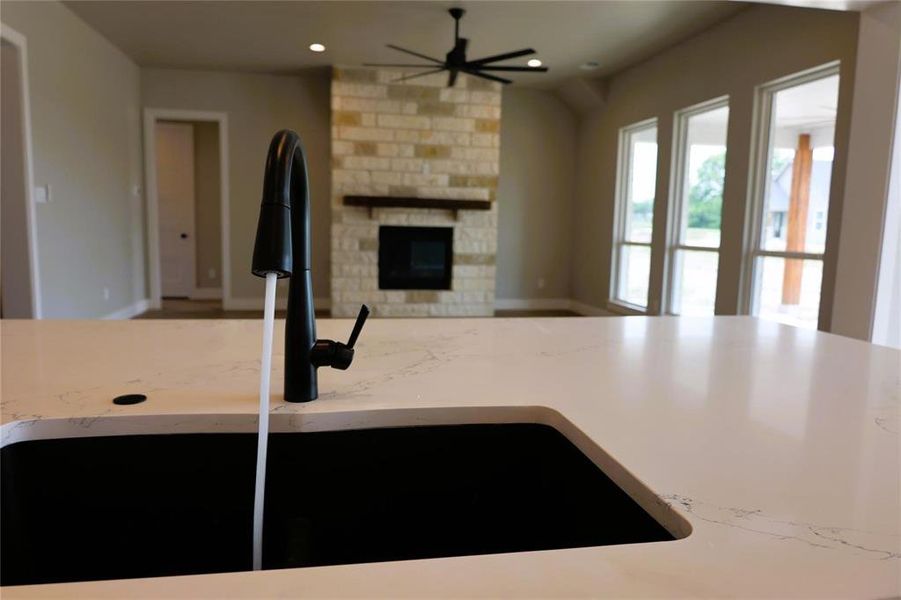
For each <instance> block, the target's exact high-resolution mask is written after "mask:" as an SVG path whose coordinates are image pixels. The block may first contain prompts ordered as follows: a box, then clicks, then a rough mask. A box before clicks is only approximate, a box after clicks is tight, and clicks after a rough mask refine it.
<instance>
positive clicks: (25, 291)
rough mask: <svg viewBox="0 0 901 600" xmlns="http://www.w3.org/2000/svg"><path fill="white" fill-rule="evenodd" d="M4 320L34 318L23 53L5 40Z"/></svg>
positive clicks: (1, 90)
mask: <svg viewBox="0 0 901 600" xmlns="http://www.w3.org/2000/svg"><path fill="white" fill-rule="evenodd" d="M0 57H2V60H0V95H2V100H0V106H2V107H3V110H2V111H0V112H2V120H0V134H2V136H3V139H2V142H0V148H2V151H0V162H2V166H0V186H2V189H0V194H2V199H3V201H2V207H0V227H2V231H0V257H2V258H3V268H2V269H0V274H2V279H0V288H2V294H0V316H2V317H4V318H7V319H9V318H29V317H32V316H34V315H33V312H32V304H31V272H30V261H29V260H28V256H29V248H28V228H27V227H26V226H25V224H26V223H27V213H26V204H25V192H26V187H25V175H24V168H25V161H24V153H25V150H24V148H23V146H22V139H23V137H22V127H23V123H22V119H23V114H22V108H23V107H22V101H21V84H22V80H21V74H20V73H19V60H20V54H19V49H18V48H16V47H15V46H13V45H12V44H11V43H9V42H7V41H6V40H3V43H2V54H0Z"/></svg>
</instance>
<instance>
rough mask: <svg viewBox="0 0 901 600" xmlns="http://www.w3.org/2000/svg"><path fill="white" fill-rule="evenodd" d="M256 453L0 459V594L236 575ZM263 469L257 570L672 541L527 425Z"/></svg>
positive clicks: (560, 440)
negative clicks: (49, 586)
mask: <svg viewBox="0 0 901 600" xmlns="http://www.w3.org/2000/svg"><path fill="white" fill-rule="evenodd" d="M255 448H256V436H255V434H251V433H185V434H167V435H131V436H105V437H87V438H69V439H48V440H32V441H22V442H18V443H14V444H11V445H9V446H6V447H4V448H3V449H2V451H0V457H2V521H3V528H2V534H0V536H2V563H0V582H2V584H3V585H18V584H37V583H51V582H70V581H86V580H99V579H122V578H131V577H153V576H168V575H185V574H198V573H215V572H226V571H240V570H247V569H250V566H251V517H252V509H253V487H254V466H255V465H254V463H255ZM268 471H269V473H268V482H267V491H266V500H267V503H266V514H265V526H264V531H265V533H264V540H265V541H264V567H265V568H267V569H278V568H290V567H306V566H322V565H337V564H349V563H364V562H374V561H395V560H409V559H425V558H435V557H449V556H463V555H476V554H489V553H499V552H524V551H535V550H551V549H561V548H575V547H586V546H602V545H609V544H635V543H647V542H662V541H668V540H673V539H675V537H676V536H674V535H673V533H671V532H670V531H668V530H667V529H666V528H664V527H663V526H662V525H661V524H660V523H659V522H658V521H657V520H655V518H653V517H651V515H649V514H648V512H646V510H645V509H644V508H642V507H641V506H640V505H639V504H638V503H636V501H635V500H633V499H632V497H630V495H629V494H627V493H626V492H624V491H623V490H622V489H620V487H619V486H617V485H616V484H615V483H614V482H613V480H611V479H610V478H609V477H608V476H607V475H605V473H604V472H603V471H602V470H601V469H600V468H598V467H597V466H596V465H595V463H594V462H592V460H590V459H589V458H588V457H587V456H586V455H585V454H583V453H582V451H580V450H579V449H578V448H577V447H576V446H575V445H574V444H573V443H572V442H570V441H569V440H568V439H567V438H566V437H565V436H564V435H562V434H561V433H560V432H559V431H557V429H555V428H554V427H551V426H548V425H543V424H532V423H519V424H518V423H507V424H466V425H429V426H416V427H393V428H378V429H355V430H343V431H325V432H300V433H297V432H293V433H273V434H272V435H271V437H270V446H269V466H268ZM622 472H623V473H626V472H625V471H624V470H622ZM638 485H639V486H640V484H638ZM645 489H646V488H645ZM633 495H634V491H633ZM649 497H653V496H649ZM646 504H647V503H646ZM658 508H659V509H660V510H665V508H664V507H663V505H662V503H660V505H659V506H658ZM671 528H673V526H671ZM676 533H677V534H678V532H676Z"/></svg>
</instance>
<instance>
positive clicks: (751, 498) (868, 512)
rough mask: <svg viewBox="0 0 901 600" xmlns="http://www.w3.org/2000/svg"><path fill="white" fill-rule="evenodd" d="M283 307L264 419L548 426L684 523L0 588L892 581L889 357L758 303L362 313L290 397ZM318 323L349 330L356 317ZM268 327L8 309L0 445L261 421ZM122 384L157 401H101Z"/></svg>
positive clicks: (898, 578)
mask: <svg viewBox="0 0 901 600" xmlns="http://www.w3.org/2000/svg"><path fill="white" fill-rule="evenodd" d="M283 323H284V322H283V321H280V322H279V323H277V333H276V341H275V344H276V345H275V362H276V366H275V369H274V374H273V384H274V390H273V391H274V397H273V401H272V414H273V430H276V431H278V430H288V431H290V430H313V429H317V428H318V429H329V428H333V427H371V426H384V425H391V424H399V423H401V422H403V423H402V424H414V423H426V422H455V421H457V420H464V421H469V422H473V421H475V422H478V421H481V420H485V421H489V422H490V421H496V420H505V419H506V420H530V419H533V418H534V419H535V420H538V421H542V420H543V421H549V422H555V420H559V421H561V422H565V423H566V424H568V425H567V426H569V427H572V428H574V429H575V430H578V432H581V434H584V436H586V437H587V438H589V439H590V441H591V442H592V443H594V444H596V445H597V447H599V448H600V449H602V451H603V453H604V455H605V456H607V457H609V459H611V460H613V461H615V463H617V464H619V465H621V466H622V467H624V468H625V469H626V470H628V472H629V473H631V475H632V476H634V477H635V478H637V480H639V481H640V482H642V484H643V485H645V486H647V488H648V489H649V490H651V491H652V492H653V493H654V495H655V497H656V498H658V499H659V501H662V503H663V505H664V506H668V507H670V508H669V509H671V510H672V511H675V514H676V515H678V520H683V522H687V523H688V524H689V527H688V529H690V530H691V533H690V535H688V536H687V537H684V538H682V539H679V540H677V541H673V542H662V543H654V544H635V545H621V546H606V547H598V548H580V549H572V550H553V551H543V552H526V553H514V554H498V555H489V556H472V557H456V558H444V559H435V560H419V561H405V562H392V563H376V564H365V565H347V566H333V567H317V568H306V569H288V570H280V571H264V572H256V573H254V572H244V573H229V574H218V575H200V576H189V577H168V578H154V579H137V580H121V581H102V582H86V583H74V584H58V585H46V586H22V587H7V588H4V589H3V590H2V595H3V597H4V598H9V599H12V598H33V597H83V598H85V597H91V598H113V597H123V596H132V597H147V598H149V597H192V598H198V597H209V598H226V597H273V596H279V597H297V596H305V597H317V598H319V597H386V598H401V597H415V598H422V597H445V598H446V597H492V598H493V597H533V598H534V597H542V598H545V597H598V596H608V597H718V598H721V597H727V596H728V597H778V598H786V597H814V598H826V597H841V598H849V597H860V598H889V597H897V596H899V595H901V474H899V454H901V438H899V402H901V352H898V351H895V350H891V349H887V348H882V347H878V346H873V345H869V344H865V343H862V342H859V341H855V340H851V339H847V338H842V337H838V336H833V335H827V334H822V333H817V332H813V331H806V330H801V329H795V328H791V327H786V326H782V325H779V324H776V323H771V322H766V321H760V320H757V319H753V318H748V317H716V318H713V319H690V318H681V319H680V318H643V317H625V318H609V317H608V318H555V319H550V318H548V319H539V318H535V319H442V320H439V319H423V320H419V319H406V320H392V319H372V320H370V321H369V322H368V323H367V325H366V328H365V329H364V331H363V335H362V336H361V338H360V342H359V343H358V346H357V356H356V359H355V361H354V364H353V366H352V367H351V369H350V370H349V371H344V372H341V371H333V370H329V369H321V370H320V399H319V400H318V401H316V402H312V403H309V404H286V403H284V402H282V401H281V394H280V391H281V378H282V367H281V361H282V357H283V335H282V332H281V329H282V328H283ZM317 327H318V333H319V336H320V337H326V338H333V339H339V340H340V339H345V338H346V337H347V335H348V332H349V331H350V327H351V322H350V321H348V320H320V321H319V322H318V324H317ZM261 332H262V325H261V323H260V322H259V321H240V320H221V321H202V320H197V321H154V320H148V321H9V320H5V321H2V322H0V360H2V362H0V368H2V371H0V378H2V380H0V383H2V387H0V393H2V404H0V413H2V430H0V434H2V444H3V445H7V444H11V443H15V442H17V441H23V440H28V439H38V438H51V437H72V436H84V435H107V434H116V433H164V432H165V433H171V432H190V431H253V430H254V428H255V418H256V417H255V411H256V410H257V404H258V399H257V392H258V377H259V352H260V344H261ZM135 392H139V393H145V394H147V395H148V400H147V401H146V402H144V403H142V404H138V405H133V406H116V405H113V404H112V403H111V399H112V397H114V396H116V395H119V394H125V393H135ZM563 429H564V428H561V430H563ZM669 526H671V527H675V526H676V525H674V524H672V523H671V524H669Z"/></svg>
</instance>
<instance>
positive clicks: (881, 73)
mask: <svg viewBox="0 0 901 600" xmlns="http://www.w3.org/2000/svg"><path fill="white" fill-rule="evenodd" d="M856 71H857V76H856V81H855V85H854V109H853V112H852V115H851V135H850V145H849V159H848V172H847V180H846V183H845V210H844V211H843V214H842V223H841V232H842V233H841V243H840V245H839V252H838V254H839V256H838V268H837V271H836V289H835V302H834V306H833V318H832V332H833V333H838V334H841V335H847V336H852V337H856V338H859V339H862V340H870V339H871V333H873V324H874V323H873V313H874V306H875V304H876V288H877V280H878V278H879V255H880V251H881V250H882V239H883V229H884V226H885V216H886V208H887V200H888V194H889V174H890V172H891V154H892V141H893V140H892V138H893V133H894V128H893V127H892V126H891V125H890V124H891V123H892V122H893V120H894V118H895V111H896V106H897V103H898V101H899V89H898V86H899V73H901V3H897V2H887V3H883V4H877V5H875V6H872V7H870V8H868V9H867V10H865V11H864V12H862V13H861V15H860V35H859V37H858V48H857V69H856ZM895 268H896V269H901V264H896V265H895Z"/></svg>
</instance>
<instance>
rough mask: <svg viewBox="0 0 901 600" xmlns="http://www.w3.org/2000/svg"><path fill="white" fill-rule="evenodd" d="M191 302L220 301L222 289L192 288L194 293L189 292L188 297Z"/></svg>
mask: <svg viewBox="0 0 901 600" xmlns="http://www.w3.org/2000/svg"><path fill="white" fill-rule="evenodd" d="M189 298H191V300H221V299H222V288H221V287H218V288H216V287H203V288H194V291H192V292H191V295H190V296H189Z"/></svg>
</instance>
